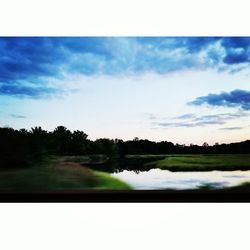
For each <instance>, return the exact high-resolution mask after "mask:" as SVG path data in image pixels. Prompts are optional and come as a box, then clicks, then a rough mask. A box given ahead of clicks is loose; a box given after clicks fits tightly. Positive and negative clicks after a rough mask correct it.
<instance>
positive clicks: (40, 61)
mask: <svg viewBox="0 0 250 250" xmlns="http://www.w3.org/2000/svg"><path fill="white" fill-rule="evenodd" d="M0 54H1V57H0V86H1V87H0V94H1V95H10V96H16V97H26V98H44V97H47V96H48V95H54V94H55V93H58V92H60V91H61V89H60V88H58V87H53V86H51V85H50V82H51V79H52V80H53V79H63V78H64V77H65V76H66V75H68V74H83V75H87V76H92V75H100V74H104V75H119V74H122V75H124V74H143V73H145V72H154V73H156V74H167V73H169V72H173V71H179V70H186V69H194V70H196V69H197V70H200V69H207V68H213V69H216V70H218V71H221V70H228V71H234V72H237V71H240V70H241V69H242V67H243V66H244V65H248V64H249V62H250V57H249V55H250V38H249V37H1V38H0Z"/></svg>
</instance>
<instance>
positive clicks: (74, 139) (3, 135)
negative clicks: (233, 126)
mask: <svg viewBox="0 0 250 250" xmlns="http://www.w3.org/2000/svg"><path fill="white" fill-rule="evenodd" d="M227 153H250V141H249V140H247V141H243V142H239V143H230V144H218V143H216V144H215V145H212V146H209V145H208V144H207V143H206V142H205V143H204V144H203V145H202V146H199V145H193V144H190V145H181V144H174V143H172V142H169V141H161V142H154V141H150V140H145V139H139V138H137V137H136V138H134V139H133V140H128V141H123V140H121V139H115V140H112V139H108V138H101V139H97V140H94V141H92V140H89V139H88V135H87V134H86V133H84V132H83V131H80V130H75V131H73V132H72V131H70V130H69V129H67V128H66V127H64V126H58V127H56V128H55V129H54V130H53V131H46V130H43V129H42V128H41V127H34V128H32V129H31V130H26V129H20V130H16V129H13V128H8V127H4V128H0V167H19V166H26V165H32V164H33V163H34V162H36V161H39V160H41V159H42V158H43V157H44V156H46V155H95V154H103V155H106V156H108V157H109V158H114V157H124V156H125V155H128V154H227Z"/></svg>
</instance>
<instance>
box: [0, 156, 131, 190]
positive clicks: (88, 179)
mask: <svg viewBox="0 0 250 250" xmlns="http://www.w3.org/2000/svg"><path fill="white" fill-rule="evenodd" d="M81 189H130V187H129V185H127V184H126V183H124V182H122V181H120V180H118V179H116V178H114V177H112V176H111V175H109V174H106V173H103V172H98V171H93V170H91V169H89V168H86V167H84V166H81V165H80V164H78V163H75V162H68V161H65V160H63V159H62V158H60V157H49V158H47V159H45V160H44V161H43V162H41V163H39V164H36V165H35V166H32V167H30V168H23V169H11V170H2V171H0V191H10V190H12V191H29V192H30V191H53V190H81Z"/></svg>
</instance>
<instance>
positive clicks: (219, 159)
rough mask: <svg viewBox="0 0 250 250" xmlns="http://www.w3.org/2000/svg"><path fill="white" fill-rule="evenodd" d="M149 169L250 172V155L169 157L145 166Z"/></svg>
mask: <svg viewBox="0 0 250 250" xmlns="http://www.w3.org/2000/svg"><path fill="white" fill-rule="evenodd" d="M145 166H146V167H148V168H160V169H166V170H170V171H173V172H174V171H212V170H221V171H223V170H224V171H230V170H250V154H223V155H215V154H214V155H168V156H167V157H165V159H163V160H158V161H153V162H150V163H146V164H145Z"/></svg>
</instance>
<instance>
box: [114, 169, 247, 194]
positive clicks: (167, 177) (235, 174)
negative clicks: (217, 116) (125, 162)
mask: <svg viewBox="0 0 250 250" xmlns="http://www.w3.org/2000/svg"><path fill="white" fill-rule="evenodd" d="M112 175H113V176H115V177H116V178H119V179H120V180H123V181H125V182H127V183H128V184H130V185H131V186H132V187H133V188H134V189H180V190H181V189H194V188H200V187H202V186H204V185H211V186H212V187H214V188H223V187H231V186H236V185H239V184H241V183H244V182H250V171H208V172H170V171H168V170H161V169H151V170H149V171H141V172H140V171H137V172H135V171H129V170H124V171H121V172H117V173H113V174H112Z"/></svg>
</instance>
